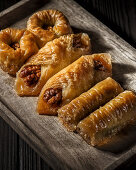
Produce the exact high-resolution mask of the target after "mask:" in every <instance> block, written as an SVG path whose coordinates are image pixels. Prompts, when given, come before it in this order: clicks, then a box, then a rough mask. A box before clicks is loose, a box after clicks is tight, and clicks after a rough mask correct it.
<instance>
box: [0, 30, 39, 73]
mask: <svg viewBox="0 0 136 170" xmlns="http://www.w3.org/2000/svg"><path fill="white" fill-rule="evenodd" d="M37 52H38V47H37V45H36V41H35V37H34V35H33V34H32V33H31V32H29V31H27V30H21V29H15V28H14V29H13V28H6V29H4V30H2V31H0V66H1V68H2V69H3V70H4V71H5V72H8V73H9V74H11V75H16V72H17V71H18V70H19V69H20V67H21V66H22V65H23V64H24V62H25V61H26V59H28V58H29V57H30V56H32V55H33V54H35V53H37Z"/></svg>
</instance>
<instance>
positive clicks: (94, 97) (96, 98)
mask: <svg viewBox="0 0 136 170" xmlns="http://www.w3.org/2000/svg"><path fill="white" fill-rule="evenodd" d="M122 91H123V89H122V88H121V86H120V85H119V84H118V83H117V82H116V81H115V80H113V79H112V78H110V77H108V78H107V79H105V80H103V81H101V82H99V83H97V84H96V85H95V86H94V87H92V88H91V89H90V90H88V91H87V92H85V93H83V94H81V95H80V96H79V97H77V98H75V99H74V100H72V101H71V102H70V103H69V104H67V105H65V106H63V107H62V108H60V109H59V110H58V113H59V114H58V115H59V119H60V121H61V122H62V123H63V125H64V126H65V127H66V128H67V129H68V130H70V131H74V130H76V126H77V124H78V123H79V121H80V120H82V119H84V118H85V117H86V116H88V115H89V114H90V112H92V111H94V110H96V109H97V108H99V107H100V106H102V105H104V104H105V103H107V102H108V101H110V100H111V99H112V98H114V97H116V96H117V95H118V94H119V93H121V92H122Z"/></svg>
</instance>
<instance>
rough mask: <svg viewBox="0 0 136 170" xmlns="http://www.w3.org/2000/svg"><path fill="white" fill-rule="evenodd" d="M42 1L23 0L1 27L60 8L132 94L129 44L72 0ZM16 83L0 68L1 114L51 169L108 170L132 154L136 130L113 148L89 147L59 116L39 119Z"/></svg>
mask: <svg viewBox="0 0 136 170" xmlns="http://www.w3.org/2000/svg"><path fill="white" fill-rule="evenodd" d="M41 2H42V3H41ZM41 2H40V3H39V2H37V1H36V0H35V1H30V0H22V1H20V2H19V3H18V4H16V5H14V6H12V7H11V8H9V9H7V10H5V11H3V12H2V13H0V28H1V29H2V28H6V27H8V26H10V27H17V28H25V27H26V21H27V20H28V17H29V16H30V15H32V13H33V12H35V11H36V10H43V9H58V10H60V11H62V12H63V13H64V14H65V15H66V16H67V17H68V19H69V21H70V23H71V25H72V27H73V29H74V30H75V31H76V32H86V33H88V34H89V36H90V38H91V42H92V52H93V53H100V52H109V53H110V54H111V55H112V62H113V78H115V80H117V81H118V82H119V83H121V85H122V86H123V87H124V88H126V89H130V90H134V91H136V50H135V49H134V48H133V47H132V46H130V45H129V44H128V43H126V42H125V41H124V40H122V39H121V38H120V37H119V36H118V35H116V34H115V33H114V32H112V31H111V30H110V29H108V28H107V27H106V26H105V25H103V24H102V23H101V22H100V21H99V20H97V19H96V18H95V17H93V16H92V15H91V14H90V13H88V12H87V11H86V10H85V9H83V8H82V7H81V6H79V5H78V4H77V3H76V2H74V1H73V0H50V1H48V2H44V1H41ZM41 5H42V7H41V8H40V6H41ZM38 8H39V9H38ZM14 82H15V79H14V78H13V77H11V76H9V75H8V74H6V73H4V72H3V71H2V70H0V116H1V117H2V118H3V119H4V120H5V121H6V122H7V123H8V124H9V125H10V126H11V127H12V128H13V129H14V130H15V131H16V132H17V133H18V134H19V135H20V136H21V137H22V138H23V139H24V140H25V141H26V142H27V143H28V144H29V145H30V146H31V147H32V148H33V149H34V150H35V151H37V152H38V153H39V155H40V156H41V157H42V158H43V159H44V160H45V161H46V162H47V163H49V165H50V166H51V167H53V168H54V169H55V170H56V169H63V170H65V169H73V170H76V169H77V170H88V169H95V170H98V169H108V170H110V169H115V168H116V167H118V166H120V165H121V164H122V163H123V162H125V161H126V160H128V159H130V158H131V157H133V156H134V155H135V154H136V133H135V128H132V129H131V128H130V130H127V131H125V133H123V134H121V135H119V137H117V139H115V140H116V141H115V142H114V143H113V145H112V146H111V145H109V146H105V147H102V148H95V147H91V146H89V145H88V144H87V143H86V142H85V141H84V140H83V139H82V138H81V137H80V136H79V135H77V134H75V133H72V132H67V130H66V129H65V128H64V127H63V126H62V125H61V124H60V123H59V121H58V118H57V117H53V116H41V115H38V114H37V113H36V111H35V110H36V102H37V97H19V96H17V94H16V92H15V91H14Z"/></svg>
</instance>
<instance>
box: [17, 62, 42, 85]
mask: <svg viewBox="0 0 136 170" xmlns="http://www.w3.org/2000/svg"><path fill="white" fill-rule="evenodd" d="M40 76H41V66H40V65H39V66H35V65H33V66H26V67H25V68H23V70H22V71H21V72H20V77H21V78H24V82H25V83H26V85H27V86H31V85H35V84H36V83H37V82H38V80H39V78H40Z"/></svg>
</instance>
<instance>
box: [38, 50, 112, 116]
mask: <svg viewBox="0 0 136 170" xmlns="http://www.w3.org/2000/svg"><path fill="white" fill-rule="evenodd" d="M98 73H99V74H98ZM111 74H112V65H111V56H110V55H109V54H106V53H103V54H94V55H86V56H82V57H80V58H79V59H78V60H76V61H75V62H74V63H72V64H71V65H69V66H68V67H66V68H64V69H63V70H61V71H60V72H59V73H57V74H56V75H54V76H53V77H51V78H50V79H49V80H48V82H47V83H46V84H45V86H44V87H43V89H42V91H41V93H40V96H39V99H38V104H37V111H38V113H40V114H49V115H56V114H57V111H58V109H59V108H60V107H61V106H63V105H65V104H67V103H69V102H70V101H71V100H72V99H74V98H76V97H77V96H79V95H80V94H81V93H83V92H85V91H87V90H88V89H89V88H91V87H92V86H93V85H94V84H96V83H98V82H99V81H101V80H103V79H105V78H107V77H109V76H111Z"/></svg>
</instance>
